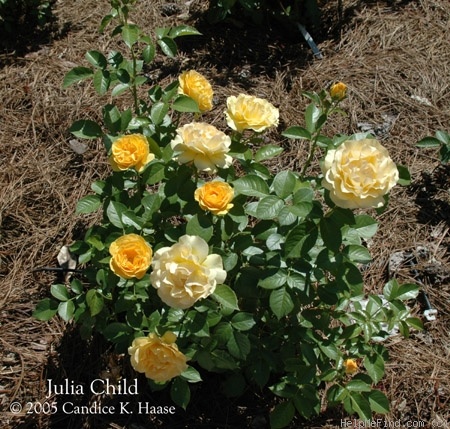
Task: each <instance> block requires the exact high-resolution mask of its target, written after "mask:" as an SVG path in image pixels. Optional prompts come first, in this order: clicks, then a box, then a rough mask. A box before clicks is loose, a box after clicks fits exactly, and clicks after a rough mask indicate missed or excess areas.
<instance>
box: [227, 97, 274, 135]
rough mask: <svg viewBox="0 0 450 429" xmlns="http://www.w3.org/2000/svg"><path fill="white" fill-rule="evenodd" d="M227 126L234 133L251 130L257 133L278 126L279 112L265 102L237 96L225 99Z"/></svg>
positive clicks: (256, 98)
mask: <svg viewBox="0 0 450 429" xmlns="http://www.w3.org/2000/svg"><path fill="white" fill-rule="evenodd" d="M225 116H226V121H227V124H228V126H229V127H230V128H232V129H233V130H235V131H238V132H240V133H242V132H243V131H244V130H253V131H256V132H258V133H261V132H263V131H265V130H266V129H267V128H270V127H275V126H277V125H278V119H279V111H278V109H277V108H276V107H274V106H273V105H272V104H271V103H269V102H268V101H267V100H264V99H262V98H258V97H254V96H252V95H246V94H239V95H238V96H237V97H236V96H234V95H233V96H231V97H228V98H227V109H226V110H225Z"/></svg>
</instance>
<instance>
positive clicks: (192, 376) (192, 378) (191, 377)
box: [180, 366, 202, 383]
mask: <svg viewBox="0 0 450 429" xmlns="http://www.w3.org/2000/svg"><path fill="white" fill-rule="evenodd" d="M180 377H181V378H183V379H184V380H186V381H188V382H189V383H198V382H200V381H202V377H201V375H200V373H199V372H198V371H197V370H196V369H195V368H194V367H192V366H188V367H187V369H185V370H184V371H183V372H182V373H181V376H180Z"/></svg>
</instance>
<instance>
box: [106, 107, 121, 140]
mask: <svg viewBox="0 0 450 429" xmlns="http://www.w3.org/2000/svg"><path fill="white" fill-rule="evenodd" d="M103 121H104V122H105V125H106V127H107V128H108V130H109V132H111V133H113V134H115V133H118V132H119V131H121V115H120V111H119V109H118V108H117V107H116V106H114V105H113V104H107V105H106V106H105V107H104V108H103ZM124 129H126V127H125V128H124Z"/></svg>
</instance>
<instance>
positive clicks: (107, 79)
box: [93, 70, 111, 95]
mask: <svg viewBox="0 0 450 429" xmlns="http://www.w3.org/2000/svg"><path fill="white" fill-rule="evenodd" d="M93 82H94V88H95V90H96V91H97V94H99V95H104V94H106V93H107V91H108V89H109V85H110V84H111V76H110V74H109V71H108V70H97V71H96V72H95V73H94V80H93Z"/></svg>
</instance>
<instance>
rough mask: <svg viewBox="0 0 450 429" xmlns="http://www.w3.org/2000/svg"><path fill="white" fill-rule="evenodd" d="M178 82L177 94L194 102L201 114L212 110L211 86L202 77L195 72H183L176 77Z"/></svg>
mask: <svg viewBox="0 0 450 429" xmlns="http://www.w3.org/2000/svg"><path fill="white" fill-rule="evenodd" d="M178 82H179V83H180V86H179V87H178V93H179V94H184V95H187V96H188V97H191V98H192V99H193V100H195V101H196V102H197V104H198V107H199V109H200V111H201V112H207V111H208V110H211V109H212V107H213V95H214V93H213V90H212V87H211V84H210V83H209V82H208V80H207V79H206V78H205V77H204V76H203V75H201V74H200V73H198V72H196V71H195V70H189V71H185V72H183V73H182V74H181V75H180V76H179V77H178Z"/></svg>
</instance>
